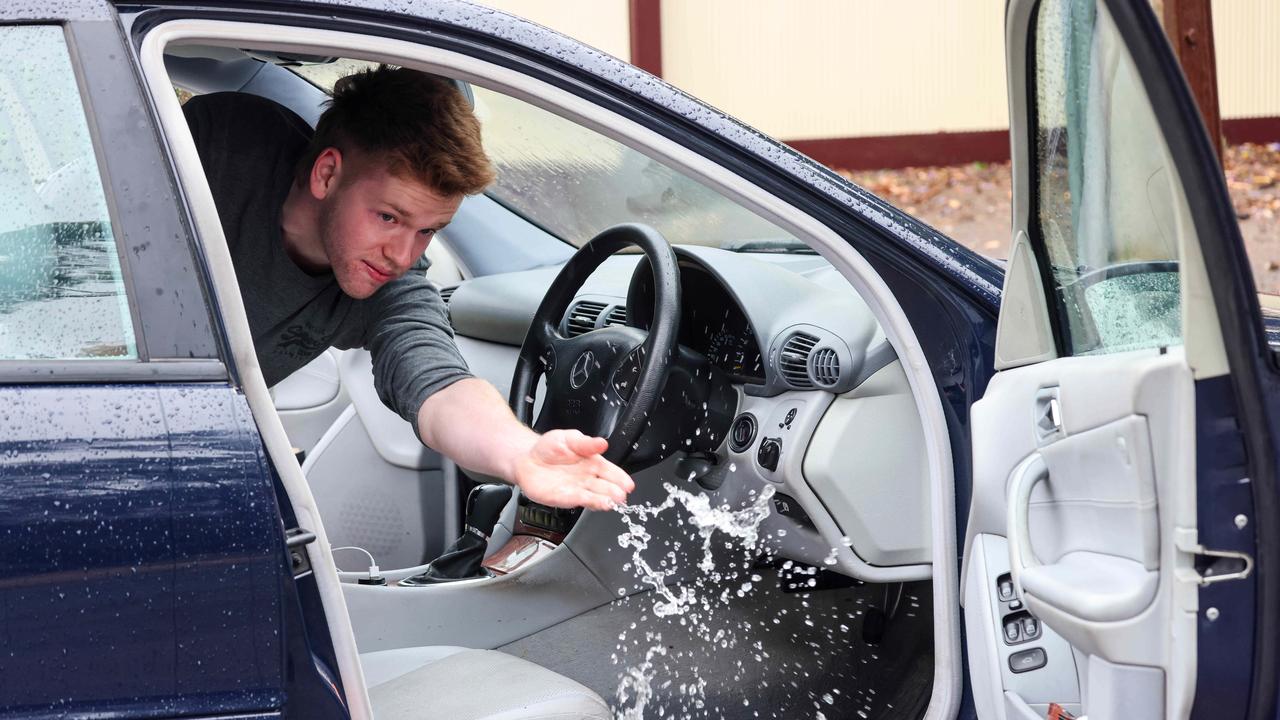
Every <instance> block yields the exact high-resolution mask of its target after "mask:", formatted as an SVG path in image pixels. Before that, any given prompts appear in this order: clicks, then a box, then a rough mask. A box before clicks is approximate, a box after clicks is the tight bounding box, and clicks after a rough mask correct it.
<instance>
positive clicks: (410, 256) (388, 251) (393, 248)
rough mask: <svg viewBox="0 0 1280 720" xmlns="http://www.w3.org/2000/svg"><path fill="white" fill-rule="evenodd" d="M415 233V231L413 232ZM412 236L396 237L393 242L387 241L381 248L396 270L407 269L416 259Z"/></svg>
mask: <svg viewBox="0 0 1280 720" xmlns="http://www.w3.org/2000/svg"><path fill="white" fill-rule="evenodd" d="M415 234H416V233H415ZM414 252H415V249H414V237H413V236H409V237H408V238H397V239H396V240H395V241H394V242H390V243H387V244H386V245H384V246H383V248H382V255H383V257H385V258H386V259H387V261H388V262H390V263H391V264H392V266H393V267H394V269H395V270H396V271H397V272H404V271H405V270H408V269H409V267H410V266H411V265H413V263H414V262H415V261H416V260H417V258H416V257H414Z"/></svg>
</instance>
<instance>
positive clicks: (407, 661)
mask: <svg viewBox="0 0 1280 720" xmlns="http://www.w3.org/2000/svg"><path fill="white" fill-rule="evenodd" d="M360 661H361V664H362V665H363V666H364V674H365V682H366V683H367V684H368V686H369V699H370V700H371V701H372V702H373V712H374V717H376V718H377V719H378V720H410V719H412V720H419V719H421V720H434V719H436V718H439V719H440V720H609V718H612V717H613V715H612V713H611V712H610V711H609V706H608V705H607V704H605V702H604V700H602V699H601V698H600V696H599V695H596V694H595V693H594V692H592V691H591V690H589V689H587V688H586V687H585V686H583V685H580V684H578V683H576V682H574V681H573V680H570V679H569V678H567V677H565V676H563V675H560V674H559V673H555V672H552V671H550V670H547V669H546V668H544V667H540V666H538V665H535V664H533V663H531V662H528V661H526V660H521V659H520V658H517V657H515V656H512V655H507V654H506V653H502V652H497V651H495V650H472V649H469V648H461V647H449V646H431V647H415V648H401V649H398V650H382V651H379V652H372V653H366V654H364V655H361V656H360Z"/></svg>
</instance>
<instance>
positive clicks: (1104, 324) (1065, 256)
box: [964, 0, 1247, 720]
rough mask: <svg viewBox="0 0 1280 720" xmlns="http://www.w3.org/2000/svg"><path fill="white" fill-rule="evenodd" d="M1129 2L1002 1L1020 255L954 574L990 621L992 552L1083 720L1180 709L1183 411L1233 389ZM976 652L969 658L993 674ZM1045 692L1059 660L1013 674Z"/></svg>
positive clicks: (1188, 435)
mask: <svg viewBox="0 0 1280 720" xmlns="http://www.w3.org/2000/svg"><path fill="white" fill-rule="evenodd" d="M1121 5H1124V4H1122V3H1111V2H1107V1H1106V0H1103V1H1100V2H1097V3H1094V2H1092V1H1091V0H1078V1H1077V0H1042V1H1041V2H1032V1H1030V0H1028V1H1026V2H1019V1H1017V0H1015V2H1013V3H1011V4H1010V9H1009V15H1008V23H1009V25H1008V40H1009V43H1008V52H1009V72H1010V97H1011V116H1012V123H1011V127H1012V133H1013V140H1014V142H1013V146H1014V155H1015V161H1014V168H1015V183H1014V185H1015V202H1014V206H1015V212H1014V227H1013V231H1014V235H1015V239H1016V242H1015V249H1014V257H1013V260H1012V262H1011V267H1010V274H1009V276H1008V278H1007V281H1006V285H1005V298H1004V305H1003V307H1002V314H1001V318H1000V322H999V326H998V329H997V336H998V337H997V352H996V359H997V371H998V372H997V373H996V375H995V377H994V378H993V379H992V381H991V383H990V384H989V386H988V388H987V391H986V393H985V395H984V397H983V399H982V400H981V401H979V402H978V403H976V404H975V405H974V410H973V413H974V424H973V439H974V478H975V489H974V502H973V510H974V512H973V514H972V515H971V525H970V528H969V529H968V538H969V544H968V547H969V553H968V554H967V555H966V559H965V562H966V563H967V564H968V568H967V572H966V575H965V577H966V588H965V595H964V596H965V602H966V603H970V602H973V603H975V604H977V605H979V606H980V607H985V605H984V604H983V600H984V593H989V592H990V589H991V588H992V587H993V586H994V587H996V588H1000V587H1002V582H1004V579H1003V578H1004V576H1002V575H996V576H992V575H990V573H991V572H1000V565H999V564H998V563H995V564H992V563H991V562H989V561H986V562H984V563H983V564H985V565H987V574H985V575H984V573H981V572H978V571H977V570H975V569H974V568H973V567H972V565H973V564H975V563H978V562H979V560H978V559H977V556H976V555H975V553H978V552H986V551H987V550H988V549H989V548H990V547H991V546H992V545H998V544H999V543H998V542H997V541H1001V542H1004V543H1005V544H1006V546H1007V549H1008V572H1009V575H1008V577H1007V582H1008V585H1009V586H1010V587H1011V588H1012V589H1011V590H1010V595H1011V596H1013V597H1014V600H1013V602H1014V603H1015V604H1017V605H1019V606H1023V605H1025V609H1026V610H1027V611H1029V612H1030V613H1031V615H1032V616H1033V617H1035V618H1037V619H1038V620H1039V621H1040V622H1042V623H1043V627H1044V630H1045V632H1046V637H1047V634H1048V633H1050V632H1052V634H1053V635H1054V636H1057V637H1061V638H1062V639H1063V640H1064V641H1065V642H1066V643H1068V644H1069V646H1070V647H1071V656H1072V658H1073V659H1074V664H1075V668H1074V669H1073V670H1074V672H1073V673H1071V674H1074V675H1075V678H1076V681H1077V683H1078V685H1079V688H1080V693H1079V696H1078V697H1079V702H1080V709H1081V711H1082V712H1084V713H1087V714H1088V716H1089V717H1090V718H1093V719H1094V720H1097V719H1098V718H1120V717H1123V718H1147V717H1150V718H1157V717H1186V716H1187V715H1188V714H1189V713H1190V712H1191V708H1192V703H1193V699H1194V693H1195V688H1196V677H1197V667H1196V660H1197V654H1196V653H1197V651H1196V648H1197V629H1198V624H1199V620H1198V611H1199V610H1200V607H1199V600H1200V598H1199V595H1198V588H1199V585H1200V584H1201V583H1203V582H1205V580H1204V579H1203V578H1202V576H1201V574H1200V572H1199V571H1198V568H1197V558H1201V557H1203V555H1202V552H1203V548H1202V547H1200V546H1199V544H1198V542H1197V523H1198V518H1197V460H1198V457H1199V456H1198V447H1197V440H1198V437H1199V435H1198V425H1197V423H1198V416H1197V411H1198V404H1199V403H1200V401H1201V400H1202V399H1204V398H1205V397H1206V394H1205V390H1204V388H1205V387H1207V384H1213V386H1214V387H1217V388H1218V389H1221V383H1219V382H1218V378H1220V377H1222V376H1223V374H1224V373H1226V372H1227V367H1226V364H1225V362H1221V361H1222V359H1223V358H1224V357H1225V354H1224V352H1223V342H1224V340H1223V338H1222V335H1221V333H1220V331H1219V329H1218V327H1217V323H1216V322H1205V319H1206V318H1209V319H1213V318H1214V313H1215V310H1214V298H1212V297H1210V296H1209V293H1208V292H1206V288H1207V286H1208V283H1209V273H1208V271H1207V269H1206V267H1205V265H1204V258H1205V257H1206V256H1207V255H1208V254H1209V253H1202V252H1201V245H1202V244H1203V243H1206V242H1212V241H1216V240H1217V239H1218V238H1216V237H1214V238H1210V237H1206V236H1203V235H1201V234H1200V232H1201V229H1200V228H1199V227H1197V223H1196V218H1195V217H1194V216H1193V209H1194V208H1193V204H1192V203H1191V202H1190V201H1189V200H1188V193H1187V191H1186V190H1185V189H1184V188H1185V187H1186V185H1185V183H1186V179H1187V176H1186V175H1185V173H1186V172H1187V171H1188V169H1187V167H1186V165H1185V164H1182V165H1180V164H1179V163H1178V162H1176V159H1177V156H1178V152H1177V150H1178V148H1177V147H1176V146H1171V145H1170V144H1169V140H1167V138H1166V137H1165V136H1163V135H1162V132H1161V131H1162V127H1161V122H1160V119H1159V115H1158V107H1157V106H1156V105H1154V104H1153V102H1152V100H1151V98H1152V96H1158V95H1159V94H1160V93H1161V92H1163V91H1162V90H1159V89H1157V90H1150V91H1149V88H1148V87H1147V86H1146V85H1145V84H1144V83H1145V82H1146V80H1147V77H1146V76H1144V74H1143V72H1140V69H1139V66H1138V65H1137V64H1136V63H1135V62H1134V58H1133V57H1132V55H1131V54H1130V52H1131V49H1130V47H1129V46H1128V45H1127V42H1128V40H1129V39H1130V38H1129V37H1126V35H1124V34H1123V33H1121V32H1120V31H1119V29H1118V28H1117V25H1116V22H1115V20H1114V18H1113V16H1112V14H1111V10H1112V9H1113V6H1115V7H1119V6H1121ZM1124 7H1125V9H1126V12H1128V11H1129V10H1132V8H1130V7H1129V6H1128V5H1124ZM1146 59H1147V60H1149V58H1146ZM1192 322H1194V323H1195V324H1194V325H1191V324H1189V323H1192ZM1215 462H1216V461H1215ZM1244 482H1247V479H1245V480H1244ZM998 607H1000V608H1001V609H1000V610H999V611H998V613H999V614H1002V617H1007V614H1006V613H1007V612H1008V606H998ZM981 620H982V613H981V612H979V611H978V610H977V609H974V610H972V611H971V610H970V609H969V608H968V607H967V606H966V622H967V624H968V626H969V630H970V633H980V632H987V633H989V632H991V631H992V630H993V628H992V627H990V626H989V625H988V626H986V627H984V624H983V623H982V622H980V621H981ZM1002 627H1003V626H1002V625H1000V624H999V623H997V624H996V626H995V628H994V630H995V631H996V632H999V631H1000V630H1001V629H1002ZM997 637H999V636H998V635H997ZM997 642H998V641H997ZM984 644H986V643H984ZM980 647H981V646H979V649H980ZM983 655H984V654H983V653H982V652H978V653H976V654H975V653H974V652H973V651H972V650H971V654H970V657H971V660H972V661H976V662H986V663H988V665H989V664H990V663H991V661H992V660H991V658H990V657H981V656H983ZM987 655H990V653H987ZM1009 662H1011V663H1015V664H1016V660H1015V659H1014V658H1012V657H1011V658H1009ZM1003 669H1004V668H1001V670H1003ZM1011 669H1012V668H1011ZM994 671H995V670H994V669H992V670H989V671H988V672H994ZM975 672H980V670H977V671H975ZM1037 673H1047V674H1048V675H1051V676H1064V675H1066V674H1068V673H1067V669H1066V668H1065V667H1064V666H1063V665H1062V664H1059V665H1058V667H1057V669H1056V670H1055V666H1054V665H1053V664H1052V662H1050V663H1049V664H1046V665H1045V666H1044V667H1042V668H1039V669H1035V668H1028V669H1027V670H1026V672H1025V673H1024V674H1025V675H1034V674H1037ZM1001 683H1002V687H993V686H994V684H995V683H994V680H992V679H987V680H986V681H985V683H984V684H985V685H986V686H987V688H986V692H987V694H988V699H987V700H986V701H985V702H984V703H980V704H985V705H987V706H988V707H990V708H993V709H994V708H997V707H999V706H1003V708H1004V710H1007V711H1008V713H1016V712H1019V711H1020V710H1019V706H1018V703H1017V702H1012V701H1010V698H1008V697H1007V694H1012V695H1018V692H1017V688H1015V687H1011V686H1010V678H1009V677H1008V675H1007V673H1006V674H1005V675H1004V676H1003V677H1002V678H1001ZM1014 684H1015V685H1018V684H1022V685H1025V681H1022V682H1021V683H1014ZM976 686H977V684H976V683H975V687H976ZM999 699H1004V700H1006V702H1004V703H1001V702H1000V701H999ZM1047 699H1048V700H1051V701H1054V702H1061V700H1058V699H1055V698H1047ZM1020 700H1025V701H1027V702H1033V699H1031V698H1020ZM1039 700H1040V701H1043V700H1046V698H1039ZM997 714H998V713H997ZM1014 716H1017V715H1016V714H1015V715H1014Z"/></svg>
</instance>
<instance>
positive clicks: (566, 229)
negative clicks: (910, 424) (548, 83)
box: [294, 60, 811, 252]
mask: <svg viewBox="0 0 1280 720" xmlns="http://www.w3.org/2000/svg"><path fill="white" fill-rule="evenodd" d="M371 65H372V63H367V62H363V61H354V60H339V61H338V62H335V63H329V64H321V65H307V66H302V67H299V68H295V69H294V70H295V72H297V73H298V74H300V75H302V76H303V77H305V78H307V79H308V80H310V81H311V82H313V83H315V84H316V85H318V86H319V87H321V88H322V89H324V90H325V91H327V92H328V91H331V90H332V88H333V85H334V83H335V82H337V80H338V79H339V78H341V77H343V76H344V75H347V74H349V73H351V72H354V71H356V70H359V69H362V68H364V67H369V66H371ZM470 89H471V92H472V97H473V98H474V101H475V108H476V115H477V116H478V117H479V118H480V122H481V127H482V128H483V134H484V146H485V150H486V152H488V154H489V157H490V158H491V159H492V160H493V163H494V165H495V166H496V168H497V171H498V178H497V181H496V182H495V183H494V184H493V185H492V186H491V187H490V188H489V190H487V191H486V194H488V195H489V196H490V197H492V198H493V199H495V200H497V201H498V202H500V203H502V204H503V205H505V206H507V207H509V208H511V209H513V210H515V211H516V212H518V213H520V214H521V215H523V216H524V217H526V218H528V219H529V220H531V221H533V222H534V223H536V224H538V225H539V226H541V227H542V228H544V229H545V230H547V231H548V232H550V233H552V234H553V235H555V236H557V237H559V238H560V239H562V240H564V241H566V242H568V243H571V244H573V245H575V246H579V247H580V246H582V245H583V244H585V243H586V242H587V241H588V240H590V239H591V238H592V237H594V236H595V235H596V234H597V233H599V232H600V231H601V230H604V229H605V228H607V227H610V226H612V225H616V224H619V223H628V222H639V223H645V224H647V225H651V226H652V227H654V228H656V229H657V230H658V231H659V232H661V233H662V234H663V235H664V236H665V237H666V238H667V240H668V241H670V242H672V243H678V244H691V245H709V246H712V247H722V248H727V249H731V250H740V251H760V252H811V251H810V250H809V248H808V246H806V245H805V244H804V243H803V242H801V241H800V240H799V239H797V238H796V237H794V236H793V235H791V234H790V233H788V232H786V231H785V230H783V229H782V228H779V227H778V226H777V225H774V224H773V223H771V222H769V221H767V220H765V219H764V218H762V217H760V216H758V215H756V214H755V213H753V212H751V211H749V210H747V209H746V208H744V207H742V206H741V205H739V204H738V203H736V202H734V201H732V200H730V199H729V198H727V197H725V196H723V195H721V194H720V193H719V192H716V191H715V190H712V189H711V188H709V187H707V186H706V185H703V184H702V183H700V182H698V181H696V180H694V179H693V178H691V177H689V176H687V175H685V174H684V173H681V172H679V171H677V170H674V169H672V168H671V167H669V166H667V165H665V164H663V163H660V162H657V161H656V160H652V159H650V158H649V157H647V156H646V155H644V154H643V153H641V152H639V151H636V150H633V149H631V148H629V147H627V146H626V145H623V144H622V143H619V142H617V141H615V140H612V139H610V138H608V137H605V136H604V135H601V134H600V133H598V132H596V131H594V130H592V129H590V128H587V127H584V126H582V125H579V124H577V123H575V122H573V121H571V120H567V119H565V118H562V117H560V116H559V115H556V114H554V113H551V112H548V111H546V110H543V109H542V108H539V107H537V106H534V105H532V104H530V103H527V102H525V101H523V100H519V99H517V98H513V97H510V96H508V95H504V94H502V93H498V92H494V91H492V90H487V89H485V88H481V87H476V86H472V87H471V88H470Z"/></svg>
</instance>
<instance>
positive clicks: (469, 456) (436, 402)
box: [418, 378, 635, 510]
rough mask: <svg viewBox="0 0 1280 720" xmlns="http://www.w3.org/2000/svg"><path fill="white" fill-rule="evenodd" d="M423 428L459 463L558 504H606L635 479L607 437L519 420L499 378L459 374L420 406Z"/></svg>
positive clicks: (622, 495) (426, 437)
mask: <svg viewBox="0 0 1280 720" xmlns="http://www.w3.org/2000/svg"><path fill="white" fill-rule="evenodd" d="M418 435H419V437H421V438H422V441H423V442H425V443H426V444H427V445H429V446H431V447H432V448H435V449H436V450H438V451H440V452H441V453H444V454H445V455H447V456H448V457H450V458H451V459H453V461H454V462H456V463H457V464H458V465H460V466H462V467H464V468H468V469H470V470H474V471H476V472H479V473H484V474H485V475H492V476H494V477H498V478H501V479H503V480H505V481H507V482H509V483H511V484H513V485H515V486H517V487H519V488H520V491H521V492H523V493H524V494H525V495H526V496H528V497H529V499H530V500H533V501H535V502H539V503H542V504H544V505H551V506H553V507H566V508H567V507H587V508H592V509H595V510H608V509H609V508H611V507H613V506H614V505H615V504H619V503H622V502H623V501H625V500H626V494H627V493H629V492H631V491H632V490H634V489H635V482H633V481H632V480H631V476H629V475H627V473H626V472H624V471H623V470H622V469H621V468H619V467H618V466H617V465H614V464H613V463H611V462H609V461H608V460H605V459H604V458H603V457H602V456H601V455H600V453H602V452H604V451H605V449H606V448H607V447H608V443H607V442H605V440H604V439H603V438H593V437H587V436H586V435H583V434H582V433H580V432H578V431H577V430H552V431H550V432H547V433H544V434H542V435H539V434H537V433H535V432H533V431H532V430H530V429H529V428H527V427H525V426H524V425H523V424H521V423H520V421H518V420H516V418H515V415H513V414H512V413H511V410H510V408H508V407H507V403H506V401H505V400H503V398H502V396H501V395H500V394H498V391H497V389H496V388H494V387H493V385H490V384H489V383H487V382H485V381H484V380H480V379H477V378H467V379H464V380H458V381H457V382H455V383H453V384H451V385H449V386H448V387H446V388H444V389H443V390H439V391H437V392H435V393H432V394H431V395H430V396H429V397H427V399H426V400H425V401H424V402H423V403H422V407H421V408H420V409H419V410H418Z"/></svg>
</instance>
